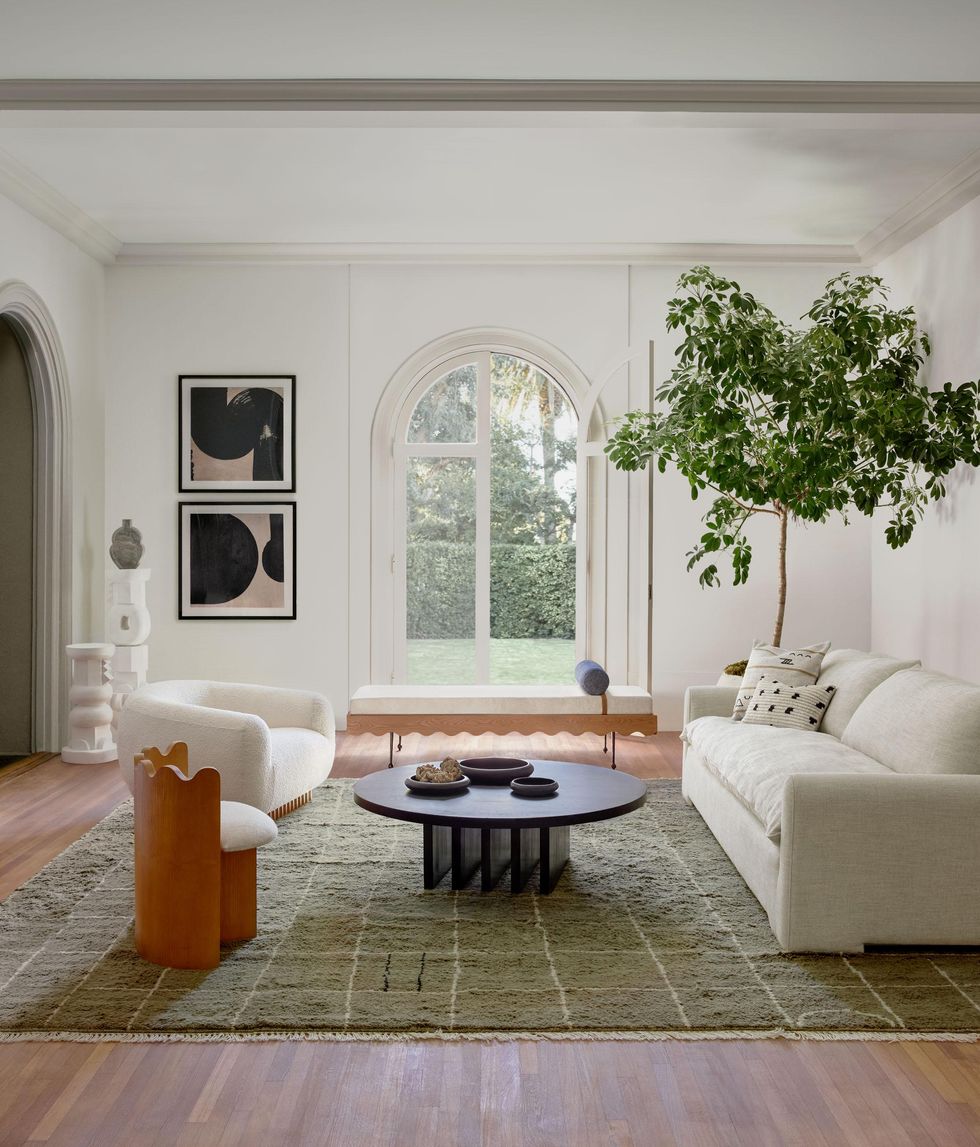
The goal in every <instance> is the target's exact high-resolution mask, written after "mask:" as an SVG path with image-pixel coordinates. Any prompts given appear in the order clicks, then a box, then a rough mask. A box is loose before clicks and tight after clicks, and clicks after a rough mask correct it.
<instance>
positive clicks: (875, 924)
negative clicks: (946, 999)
mask: <svg viewBox="0 0 980 1147" xmlns="http://www.w3.org/2000/svg"><path fill="white" fill-rule="evenodd" d="M978 824H980V776H949V775H945V776H937V775H923V774H893V775H879V774H872V775H866V774H865V775H850V774H845V775H841V774H822V775H820V774H808V775H799V774H797V775H795V776H791V777H790V778H789V780H788V781H787V783H786V789H785V792H784V795H783V820H782V837H781V841H780V859H779V885H778V890H777V903H776V913H775V919H774V920H773V926H774V929H775V931H776V935H777V938H778V939H779V941H780V944H781V945H782V946H783V948H785V949H787V950H790V951H860V950H861V949H862V948H863V946H864V945H865V944H980V832H978V831H977V826H978Z"/></svg>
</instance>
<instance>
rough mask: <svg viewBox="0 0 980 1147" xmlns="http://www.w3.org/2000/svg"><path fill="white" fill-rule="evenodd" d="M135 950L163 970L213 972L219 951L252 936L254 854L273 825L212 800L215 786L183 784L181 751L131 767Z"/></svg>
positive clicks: (207, 779)
mask: <svg viewBox="0 0 980 1147" xmlns="http://www.w3.org/2000/svg"><path fill="white" fill-rule="evenodd" d="M134 764H135V766H136V767H135V782H136V784H135V809H136V818H135V847H136V950H137V951H138V952H139V954H140V955H141V956H143V957H144V959H147V960H150V961H151V962H152V963H154V964H162V965H164V966H166V967H170V968H214V967H217V965H218V962H219V959H220V946H221V944H222V943H230V942H232V941H236V940H249V939H251V938H252V937H253V936H255V934H256V931H257V926H256V850H257V848H258V847H260V846H261V845H263V844H267V843H268V842H269V841H271V840H274V839H275V837H276V835H277V831H278V830H277V829H276V825H275V822H274V821H273V820H272V819H271V818H270V817H268V816H266V814H265V813H264V812H261V811H260V810H259V809H256V808H253V807H252V806H251V805H243V804H239V803H238V802H236V801H222V800H221V777H220V775H219V774H218V772H217V771H216V770H215V769H209V768H203V769H198V770H197V772H195V773H194V774H193V776H191V775H190V767H189V764H188V759H187V745H186V744H184V743H183V742H181V741H178V742H177V743H176V744H174V745H171V747H170V748H169V749H168V750H167V751H166V752H161V751H160V750H159V749H156V748H147V749H144V750H143V751H142V753H139V754H137V756H136V758H135V761H134Z"/></svg>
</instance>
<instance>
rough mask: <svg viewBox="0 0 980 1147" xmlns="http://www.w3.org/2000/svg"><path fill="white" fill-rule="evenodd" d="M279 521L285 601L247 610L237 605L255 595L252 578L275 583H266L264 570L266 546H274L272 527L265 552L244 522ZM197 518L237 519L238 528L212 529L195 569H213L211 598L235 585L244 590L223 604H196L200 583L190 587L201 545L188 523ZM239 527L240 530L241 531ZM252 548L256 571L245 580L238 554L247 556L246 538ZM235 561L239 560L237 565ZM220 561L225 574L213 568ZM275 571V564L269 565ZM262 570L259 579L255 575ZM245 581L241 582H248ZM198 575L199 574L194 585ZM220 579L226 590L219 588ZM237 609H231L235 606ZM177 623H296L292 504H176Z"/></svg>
mask: <svg viewBox="0 0 980 1147" xmlns="http://www.w3.org/2000/svg"><path fill="white" fill-rule="evenodd" d="M280 514H281V516H282V519H283V520H282V545H281V547H280V554H281V558H282V572H283V577H282V584H283V595H282V597H283V600H282V603H281V604H278V605H269V604H262V603H261V602H257V603H256V604H255V605H250V604H248V603H247V602H246V603H242V601H241V599H242V598H243V597H245V596H246V594H248V593H249V592H254V590H253V586H255V578H256V577H257V576H259V577H260V578H261V579H262V580H264V581H266V582H267V583H270V584H271V582H272V581H278V580H279V579H275V578H272V579H270V578H269V575H268V572H267V567H266V566H265V555H266V551H267V549H268V546H269V544H271V543H272V541H273V534H274V529H275V527H274V526H273V524H272V523H271V522H270V529H269V541H268V542H267V544H266V546H265V547H263V548H261V549H260V548H259V546H258V542H259V541H261V538H259V539H256V537H255V533H254V529H253V526H252V525H251V524H249V523H247V522H244V521H242V519H243V518H247V517H253V518H255V517H258V518H261V517H263V516H265V515H269V516H270V517H274V516H278V515H280ZM195 516H199V517H207V516H211V517H214V518H217V517H229V518H237V519H239V525H238V526H237V527H236V526H233V525H232V524H231V523H230V522H222V523H217V522H216V523H215V529H214V530H213V531H212V533H211V535H210V537H208V536H207V535H205V538H206V540H207V544H208V548H209V551H210V552H209V554H207V555H206V556H205V557H204V559H203V562H202V565H199V567H198V568H199V571H200V570H201V569H202V568H204V569H205V570H206V569H207V566H208V565H210V566H211V567H212V572H213V574H214V577H213V581H214V583H215V589H214V592H217V593H218V594H220V593H221V592H229V589H228V587H229V585H231V586H232V588H234V586H235V585H236V584H240V585H242V586H243V588H242V591H241V592H239V593H238V594H235V595H234V596H232V597H230V598H227V599H226V600H225V601H223V602H222V601H215V602H204V603H202V602H195V601H193V597H194V591H195V588H196V591H197V592H198V593H199V592H200V580H198V585H197V587H195V586H194V578H193V577H192V562H193V559H194V556H195V554H194V547H195V544H197V545H201V544H202V542H201V535H200V534H196V530H197V529H199V527H195V523H194V522H193V521H192V519H193V518H194V517H195ZM241 527H244V529H243V528H241ZM247 535H248V536H251V538H252V542H253V543H254V544H255V553H256V555H257V556H256V558H255V561H256V565H255V569H254V570H253V571H252V573H251V575H250V576H249V571H248V569H247V568H243V565H242V561H241V554H242V551H243V550H245V551H246V558H248V557H249V556H250V555H249V554H248V553H247V551H248V549H249V544H248V536H247ZM236 555H237V559H236ZM223 560H227V566H226V567H224V568H220V567H219V568H217V569H216V570H215V569H214V567H215V566H216V565H217V564H218V563H220V562H221V561H223ZM272 561H273V565H274V558H273V559H272ZM260 568H261V569H262V572H261V575H260V573H259V571H260ZM247 576H248V577H249V580H247V581H246V580H245V579H246V577H247ZM200 577H201V574H200V572H199V574H198V579H200ZM222 579H224V583H225V584H224V586H222V584H221V583H222ZM236 601H238V602H239V604H238V605H235V604H233V603H234V602H236ZM177 618H178V620H180V621H251V620H255V621H295V620H296V503H295V502H280V501H270V502H204V501H201V502H197V501H195V502H187V501H181V502H178V504H177Z"/></svg>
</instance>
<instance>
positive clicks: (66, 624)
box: [0, 282, 72, 752]
mask: <svg viewBox="0 0 980 1147" xmlns="http://www.w3.org/2000/svg"><path fill="white" fill-rule="evenodd" d="M0 321H2V323H3V326H4V330H5V331H6V332H9V335H10V336H11V338H12V340H13V342H14V343H15V344H16V348H17V352H18V354H19V356H20V359H21V360H22V362H23V365H24V368H25V369H26V374H27V381H28V384H29V390H30V404H31V413H32V418H33V436H32V450H31V453H32V458H31V462H32V482H31V486H32V489H31V503H32V505H31V542H32V546H31V559H32V560H31V574H32V581H33V587H32V597H33V609H32V610H31V631H32V632H31V658H30V665H31V670H30V673H31V681H30V686H31V688H30V694H31V721H30V728H31V732H30V746H29V751H40V750H49V751H54V750H57V749H58V748H59V747H60V746H61V744H62V743H63V736H62V728H61V725H62V721H63V711H64V707H65V704H66V700H67V694H68V663H67V659H66V657H65V654H64V646H65V644H66V643H67V642H68V641H70V640H71V632H72V613H71V609H72V545H71V536H72V512H71V431H70V427H71V418H70V406H69V398H68V382H67V373H66V370H65V361H64V355H63V353H62V350H61V343H60V341H59V339H58V334H57V331H56V329H55V325H54V321H53V319H52V317H51V314H50V312H49V311H48V309H47V307H46V306H45V304H44V302H43V300H42V299H41V298H40V297H39V296H38V295H37V293H36V292H35V291H33V290H32V289H31V288H30V287H29V286H28V285H27V284H26V283H21V282H6V283H0ZM3 751H5V750H3V748H2V746H0V752H3Z"/></svg>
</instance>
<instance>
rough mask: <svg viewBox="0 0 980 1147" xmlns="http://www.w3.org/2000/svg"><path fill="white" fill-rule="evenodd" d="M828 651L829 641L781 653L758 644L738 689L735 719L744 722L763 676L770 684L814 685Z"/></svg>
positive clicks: (774, 648) (776, 646) (785, 650)
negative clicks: (750, 702)
mask: <svg viewBox="0 0 980 1147" xmlns="http://www.w3.org/2000/svg"><path fill="white" fill-rule="evenodd" d="M829 648H830V642H829V641H821V642H820V643H819V644H817V645H804V646H803V647H802V648H800V649H780V648H779V646H778V645H767V644H766V643H765V642H764V641H757V642H756V643H755V644H754V645H753V646H752V652H751V653H750V654H749V663H748V665H747V666H746V668H745V675H744V676H743V677H742V684H741V685H740V686H739V688H738V696H737V697H736V698H735V709H734V711H733V712H732V716H733V717H734V718H735V720H736V721H741V719H742V718H743V717H744V716H745V710H746V707H747V706H748V703H749V701H751V700H752V694H753V693H754V692H755V687H756V685H758V684H759V678H760V677H761V676H762V675H763V673H764V674H765V675H766V676H767V677H768V678H769V679H770V681H772V680H775V681H783V682H785V684H787V685H813V684H814V683H815V682H816V680H817V678H818V677H819V676H820V665H821V662H822V661H823V656H824V654H825V653H826V652H827V650H828V649H829Z"/></svg>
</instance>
